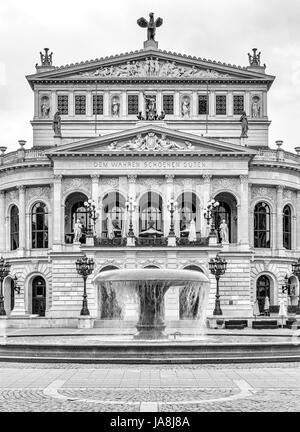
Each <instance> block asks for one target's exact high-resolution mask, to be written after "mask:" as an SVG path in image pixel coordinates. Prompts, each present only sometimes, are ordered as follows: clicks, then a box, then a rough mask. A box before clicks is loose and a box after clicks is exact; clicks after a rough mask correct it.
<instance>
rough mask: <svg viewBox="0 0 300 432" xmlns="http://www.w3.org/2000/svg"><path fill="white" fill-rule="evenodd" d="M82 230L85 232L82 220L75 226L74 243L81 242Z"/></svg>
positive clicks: (78, 220)
mask: <svg viewBox="0 0 300 432" xmlns="http://www.w3.org/2000/svg"><path fill="white" fill-rule="evenodd" d="M82 230H83V225H82V223H81V221H80V219H77V221H76V223H75V225H74V241H73V243H79V241H80V239H81V237H82Z"/></svg>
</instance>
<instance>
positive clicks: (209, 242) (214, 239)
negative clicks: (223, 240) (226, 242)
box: [208, 235, 218, 246]
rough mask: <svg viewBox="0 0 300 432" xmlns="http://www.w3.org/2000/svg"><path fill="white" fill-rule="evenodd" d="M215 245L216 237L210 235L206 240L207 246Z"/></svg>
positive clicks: (216, 242)
mask: <svg viewBox="0 0 300 432" xmlns="http://www.w3.org/2000/svg"><path fill="white" fill-rule="evenodd" d="M216 244H218V239H217V236H212V235H210V236H209V238H208V245H209V246H212V245H216Z"/></svg>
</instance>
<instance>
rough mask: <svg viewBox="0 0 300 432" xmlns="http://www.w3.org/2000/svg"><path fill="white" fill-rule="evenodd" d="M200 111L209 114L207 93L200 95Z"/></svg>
mask: <svg viewBox="0 0 300 432" xmlns="http://www.w3.org/2000/svg"><path fill="white" fill-rule="evenodd" d="M198 113H199V114H200V115H201V114H208V100H207V95H199V97H198Z"/></svg>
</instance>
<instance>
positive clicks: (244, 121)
mask: <svg viewBox="0 0 300 432" xmlns="http://www.w3.org/2000/svg"><path fill="white" fill-rule="evenodd" d="M240 122H241V123H242V134H241V138H248V133H247V132H248V129H249V126H248V119H247V114H246V112H245V111H244V112H243V114H242V116H241V118H240Z"/></svg>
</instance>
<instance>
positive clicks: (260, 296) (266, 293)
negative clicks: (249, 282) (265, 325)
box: [256, 276, 270, 313]
mask: <svg viewBox="0 0 300 432" xmlns="http://www.w3.org/2000/svg"><path fill="white" fill-rule="evenodd" d="M266 297H269V300H270V279H269V278H268V277H267V276H260V277H259V278H258V280H257V284H256V298H257V301H258V307H259V312H260V313H263V312H264V305H265V299H266Z"/></svg>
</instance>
